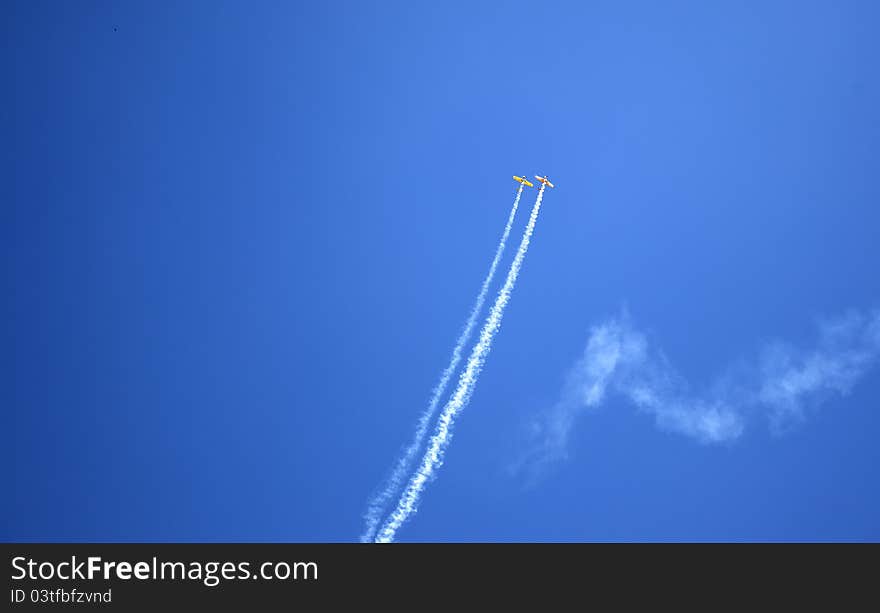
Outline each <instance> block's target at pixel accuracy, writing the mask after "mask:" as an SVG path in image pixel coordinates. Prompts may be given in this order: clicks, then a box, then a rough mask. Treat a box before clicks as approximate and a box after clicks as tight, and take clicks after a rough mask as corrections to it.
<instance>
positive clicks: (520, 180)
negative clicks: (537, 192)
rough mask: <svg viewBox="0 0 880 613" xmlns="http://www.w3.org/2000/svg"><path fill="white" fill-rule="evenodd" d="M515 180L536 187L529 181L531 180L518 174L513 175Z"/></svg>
mask: <svg viewBox="0 0 880 613" xmlns="http://www.w3.org/2000/svg"><path fill="white" fill-rule="evenodd" d="M513 180H514V181H519V182H520V183H522V184H523V185H528V186H529V187H535V186H534V185H533V184H532V183H529V181H528V180H527V179H526V178H525V177H518V176H516V175H513Z"/></svg>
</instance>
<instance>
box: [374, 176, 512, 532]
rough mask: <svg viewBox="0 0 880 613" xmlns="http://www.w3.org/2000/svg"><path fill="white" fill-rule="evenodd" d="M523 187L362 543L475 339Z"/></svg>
mask: <svg viewBox="0 0 880 613" xmlns="http://www.w3.org/2000/svg"><path fill="white" fill-rule="evenodd" d="M523 187H524V186H523V185H520V186H519V189H518V190H517V191H516V198H515V199H514V200H513V206H512V207H511V209H510V215H509V216H508V217H507V224H506V225H505V226H504V232H503V233H502V235H501V240H500V241H499V242H498V247H497V248H496V249H495V258H494V259H493V260H492V264H491V265H490V266H489V272H488V273H487V274H486V278H485V279H483V285H482V286H481V287H480V293H479V294H478V295H477V300H476V301H475V302H474V306H473V308H472V309H471V312H470V315H468V318H467V322H465V325H464V328H463V329H462V331H461V334H459V336H458V340H457V341H456V342H455V347H454V348H453V350H452V357H451V358H450V360H449V364H448V365H447V366H446V368H445V369H444V370H443V372H442V373H441V374H440V379H439V381H437V385H436V386H435V387H434V389H433V391H432V392H431V400H430V401H429V402H428V408H426V409H425V411H424V412H423V413H422V415H421V417H420V418H419V421H418V423H417V424H416V431H415V435H414V436H413V439H412V441H411V442H410V444H409V446H408V447H407V448H406V449H405V450H404V451H403V454H402V455H401V456H400V458H398V460H397V462H396V463H395V465H394V468H393V470H392V471H391V475H390V476H389V477H388V479H387V480H386V481H385V483H383V484H382V487H381V489H380V490H379V491H378V493H377V494H375V495H374V496H373V497H372V498H371V499H370V501H369V503H368V504H367V510H366V511H364V522H365V524H366V525H365V527H364V532H363V534H361V542H362V543H367V542H369V541H371V540H373V537H374V536H375V535H376V528H377V527H378V526H379V521H380V520H381V519H382V513H383V512H384V511H385V509H386V508H387V507H388V503H389V501H390V500H391V498H392V497H393V496H394V495H395V494H397V492H398V491H400V488H401V486H402V485H403V480H404V478H405V477H406V474H407V472H408V471H409V468H410V466H411V465H412V462H413V459H414V458H415V455H416V453H418V451H419V449H421V446H422V441H423V440H424V438H425V433H426V432H427V430H428V424H430V423H431V419H433V417H434V413H436V411H437V405H438V404H439V403H440V398H442V397H443V394H444V393H445V392H446V386H447V385H449V380H450V379H451V378H452V375H453V374H454V373H455V371H456V370H457V369H458V365H459V363H460V362H461V355H462V352H463V351H464V346H465V345H466V344H467V343H468V341H469V340H470V339H471V334H473V332H474V327H475V326H476V325H477V317H479V315H480V312H481V311H482V310H483V304H485V302H486V295H487V294H488V293H489V286H490V285H491V284H492V279H493V278H494V277H495V271H496V270H497V268H498V263H499V262H500V261H501V256H502V255H503V254H504V248H505V247H506V245H507V238H508V236H510V229H511V227H512V226H513V219H514V217H516V211H517V209H518V208H519V199H520V197H521V196H522V192H523Z"/></svg>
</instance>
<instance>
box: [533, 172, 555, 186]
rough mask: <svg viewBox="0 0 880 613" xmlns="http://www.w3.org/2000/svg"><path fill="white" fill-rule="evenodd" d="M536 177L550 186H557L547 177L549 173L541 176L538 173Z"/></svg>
mask: <svg viewBox="0 0 880 613" xmlns="http://www.w3.org/2000/svg"><path fill="white" fill-rule="evenodd" d="M535 178H536V179H537V180H538V181H540V182H541V183H543V184H544V185H549V186H550V187H556V186H555V185H553V184H552V183H550V180H549V179H548V178H547V175H544V176H543V177H539V176H538V175H535Z"/></svg>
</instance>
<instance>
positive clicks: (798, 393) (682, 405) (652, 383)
mask: <svg viewBox="0 0 880 613" xmlns="http://www.w3.org/2000/svg"><path fill="white" fill-rule="evenodd" d="M878 358H880V312H872V313H859V312H855V311H853V312H849V313H847V314H845V315H843V316H840V317H837V318H834V319H830V320H826V321H823V322H821V323H820V325H819V334H818V338H817V340H816V342H815V344H814V345H813V346H812V347H808V348H803V347H800V348H798V347H795V346H793V345H790V344H786V343H781V342H774V343H770V344H768V345H767V346H765V347H764V348H763V349H762V350H761V351H760V352H759V355H758V358H757V359H756V360H754V362H753V364H751V365H746V366H744V367H740V368H737V369H736V370H735V371H734V369H732V368H731V369H728V370H727V371H725V373H724V375H723V376H720V377H718V378H717V379H716V380H715V381H714V383H713V384H712V385H711V386H710V387H708V388H707V390H706V391H705V392H702V393H695V392H693V391H691V388H690V386H689V385H688V383H687V381H686V380H685V379H684V378H683V377H682V376H681V375H679V374H678V372H677V371H676V370H675V369H674V368H673V367H672V365H671V363H670V362H669V360H668V359H667V358H666V356H665V355H664V354H663V353H662V352H661V351H659V350H653V349H652V348H651V347H650V345H649V342H648V339H647V337H646V335H645V334H644V333H642V332H640V331H638V330H637V329H636V328H635V327H634V326H633V325H632V322H631V321H630V318H629V317H628V315H626V314H625V313H624V314H623V315H620V316H618V317H614V318H612V319H610V320H608V321H605V322H603V323H601V324H599V325H596V326H594V327H593V328H592V329H591V330H590V334H589V337H588V339H587V345H586V347H585V349H584V353H583V355H582V356H581V358H580V359H579V360H578V361H577V362H576V363H575V364H574V366H573V367H572V368H571V370H570V371H569V372H568V375H567V376H566V379H565V383H564V385H563V388H562V392H561V393H560V397H559V400H558V401H557V402H556V404H555V405H553V406H552V407H551V408H550V409H549V410H547V411H545V412H544V413H542V414H541V415H540V416H539V417H538V418H537V419H536V420H535V421H533V422H532V424H531V428H530V435H531V437H532V444H531V445H530V446H528V447H527V449H528V451H527V454H526V456H525V457H524V458H523V459H522V460H521V461H520V462H519V463H518V464H517V466H516V467H515V470H518V469H522V468H528V470H529V471H530V472H532V473H533V474H534V473H535V472H537V471H540V470H541V469H542V468H543V467H545V466H546V465H548V464H550V463H552V462H554V461H558V460H562V459H564V458H565V457H566V456H567V450H568V440H569V436H570V433H571V430H572V428H573V427H574V424H575V422H576V420H577V418H578V417H579V416H580V415H582V414H584V413H588V412H590V411H591V410H594V409H596V408H598V407H599V406H600V405H601V404H602V403H603V402H604V401H605V400H606V398H608V397H610V396H616V397H619V398H623V399H625V400H627V401H629V403H631V404H632V405H634V406H635V407H636V408H637V409H638V410H639V411H641V412H644V413H646V414H648V415H651V416H653V417H654V420H655V422H656V424H657V426H658V427H659V428H660V429H662V430H666V431H670V432H676V433H679V434H683V435H685V436H688V437H691V438H693V439H695V440H697V441H699V442H700V443H705V444H711V443H724V442H730V441H734V440H736V439H738V438H739V437H740V436H742V435H743V433H744V432H745V430H746V426H747V424H748V422H749V421H750V420H751V419H753V418H755V417H756V416H764V417H766V419H767V420H768V421H769V424H770V427H771V429H772V430H773V431H776V432H778V431H782V430H784V429H786V428H789V427H791V426H792V425H793V424H795V423H797V422H798V421H801V420H803V419H804V418H805V417H806V416H807V415H808V413H809V411H810V410H811V409H813V408H815V407H816V406H818V405H819V404H821V403H822V402H825V401H826V400H828V399H829V398H831V397H833V396H835V395H837V396H843V395H846V394H848V393H849V392H850V390H851V389H852V387H853V386H854V385H855V384H856V383H857V381H858V380H859V379H860V378H861V377H862V376H864V375H865V373H866V372H867V371H868V370H869V369H870V368H871V367H872V366H873V365H874V364H875V363H876V362H877V361H878Z"/></svg>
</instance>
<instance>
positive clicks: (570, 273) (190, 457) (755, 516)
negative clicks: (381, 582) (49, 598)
mask: <svg viewBox="0 0 880 613" xmlns="http://www.w3.org/2000/svg"><path fill="white" fill-rule="evenodd" d="M315 4H316V3H287V2H278V3H267V2H258V3H252V4H250V3H249V4H248V5H245V4H244V3H226V2H202V3H199V2H193V3H185V4H183V5H182V6H177V5H171V4H163V5H155V4H151V3H140V4H136V3H124V4H115V3H69V4H63V3H44V2H19V3H9V4H6V5H5V6H4V8H3V9H2V11H3V19H2V24H3V25H2V28H3V40H4V43H3V44H4V53H3V54H2V57H3V60H2V62H3V69H4V73H5V74H6V75H7V79H6V80H7V83H8V88H7V89H8V94H7V96H6V99H5V101H4V105H3V106H4V113H3V115H2V120H0V121H2V123H3V126H4V133H5V134H6V135H7V143H8V144H11V146H9V145H8V146H7V147H6V164H5V168H6V175H5V176H7V177H8V179H7V180H6V181H3V182H2V188H0V189H2V190H3V202H4V203H5V206H4V207H3V211H4V219H5V222H4V223H3V224H2V232H3V236H2V239H3V240H2V244H3V249H4V252H5V255H4V257H5V259H6V261H7V262H8V263H9V265H8V267H7V271H8V273H7V274H8V277H7V280H6V282H5V283H6V292H5V295H6V296H8V300H7V301H6V317H5V318H4V336H5V338H7V339H8V341H7V345H6V346H7V347H8V348H9V351H8V353H7V359H8V362H7V363H8V368H7V369H6V373H7V374H6V379H5V381H6V384H5V385H4V386H3V389H4V401H3V411H2V419H3V423H2V428H3V431H4V432H5V433H6V440H7V443H6V444H5V445H3V454H4V456H5V457H4V460H5V462H4V466H6V467H7V469H6V471H4V477H3V483H2V486H3V491H4V492H6V498H5V500H6V504H4V505H2V506H3V509H2V511H0V513H2V515H0V519H2V521H0V525H2V526H3V530H2V532H0V537H2V538H3V539H5V540H63V541H67V540H71V541H77V540H84V541H95V540H97V541H105V540H107V541H113V540H123V541H129V540H131V541H177V540H183V541H278V540H281V541H353V540H356V539H357V537H358V534H359V532H360V530H361V528H362V522H361V513H362V512H363V510H364V506H365V503H366V501H367V498H368V496H369V494H370V493H371V491H372V490H373V488H374V487H376V486H377V485H378V484H379V482H380V481H381V478H382V477H383V475H384V474H385V472H386V471H387V470H388V469H389V467H390V466H391V464H392V462H393V460H394V458H395V454H396V453H397V452H398V451H399V449H400V447H401V446H402V445H403V444H404V443H406V442H407V440H408V438H409V437H410V435H411V432H412V428H413V426H414V423H415V421H416V419H417V417H418V414H419V412H420V411H421V410H422V409H423V408H424V405H425V403H426V401H427V398H428V396H429V393H430V390H431V387H432V386H433V384H434V382H435V379H436V377H437V375H438V374H439V372H440V370H441V369H442V368H443V366H444V365H445V363H446V361H447V359H448V354H449V351H450V350H451V348H452V344H453V343H454V341H455V338H456V336H457V333H458V331H459V328H460V326H461V325H462V324H463V323H464V320H465V318H466V316H467V312H468V309H469V308H470V305H471V303H472V301H473V299H474V296H475V295H476V292H477V290H478V289H479V284H480V282H481V280H482V276H483V275H484V274H485V269H486V267H487V266H488V263H489V261H490V259H491V257H492V254H493V250H494V248H495V241H497V239H498V236H499V234H500V232H501V229H502V227H503V224H504V221H505V219H506V216H507V212H508V208H509V206H510V203H511V201H512V199H513V195H514V191H515V184H514V183H513V181H512V180H511V179H510V176H511V175H512V174H514V173H517V174H519V173H527V174H530V175H531V174H535V173H541V174H544V173H547V174H549V175H550V177H551V178H552V179H553V180H554V182H555V183H556V185H557V188H556V189H555V190H552V191H551V192H550V193H548V194H547V197H546V199H545V203H544V209H543V211H542V216H541V218H540V219H539V221H538V225H537V229H536V232H535V237H534V239H533V242H532V247H531V250H530V252H529V255H528V257H527V259H526V261H525V265H524V268H523V272H522V274H521V276H520V279H519V282H518V285H517V287H516V289H515V291H514V294H513V299H512V301H511V304H510V307H509V308H508V310H507V314H506V316H505V320H504V324H503V327H502V330H501V333H500V334H499V336H498V338H497V341H496V344H495V347H494V349H493V351H492V353H491V355H490V357H489V360H488V362H487V365H486V368H485V370H484V372H483V375H482V378H481V380H480V382H479V385H478V387H477V389H476V392H475V394H474V397H473V400H472V402H471V404H470V406H469V407H468V408H467V409H466V410H465V412H464V413H463V414H462V417H461V419H460V421H459V422H458V426H457V430H456V435H455V439H454V442H453V444H452V446H451V448H450V451H449V454H448V456H447V460H446V464H445V465H444V467H443V469H442V471H441V473H440V477H439V479H438V480H437V481H436V482H434V483H432V484H431V486H430V487H429V488H428V490H427V491H426V494H425V497H424V499H423V503H422V507H421V509H420V511H419V513H418V514H417V515H416V516H415V518H414V519H413V520H412V521H411V522H410V523H409V524H407V525H406V526H405V527H404V528H403V530H402V531H401V533H400V538H401V539H402V540H420V541H435V540H437V541H443V540H457V541H459V540H465V541H468V540H479V541H494V540H515V541H529V540H554V541H555V540H563V541H568V540H574V541H580V540H586V541H606V540H627V541H628V540H663V541H665V540H774V541H775V540H878V539H880V521H878V519H877V518H878V517H880V493H878V489H877V487H876V484H877V467H878V460H880V455H878V454H880V452H878V451H877V446H876V443H875V441H876V438H877V435H878V434H880V413H878V412H877V410H876V409H877V398H878V397H880V368H877V365H876V364H873V365H872V366H871V367H870V368H868V367H866V368H865V369H864V372H863V374H862V375H861V376H860V377H859V379H858V381H857V382H856V383H855V384H854V385H853V386H852V387H851V389H850V391H849V392H848V393H847V394H830V395H827V397H822V398H821V402H819V401H817V402H816V403H814V404H815V406H810V407H808V410H807V411H806V415H805V416H804V418H803V419H802V420H801V421H800V422H799V423H797V424H796V425H795V426H794V427H791V428H788V429H786V430H785V432H782V433H779V432H775V431H774V430H773V429H772V428H771V427H770V425H769V424H768V423H767V420H766V419H764V418H763V417H762V416H761V415H760V414H759V415H755V416H753V418H752V419H751V421H750V422H749V423H748V427H747V428H746V430H745V432H744V433H743V434H742V436H740V437H739V438H737V439H736V440H733V441H726V442H723V443H720V444H705V443H701V442H699V441H698V440H696V439H694V438H693V437H688V436H683V435H682V434H680V433H677V432H674V431H669V430H668V429H663V428H658V426H657V425H656V423H655V420H654V419H653V417H652V416H651V415H650V414H646V413H645V412H644V411H641V410H639V409H638V408H637V407H635V406H633V404H632V403H630V402H627V401H626V398H621V397H619V396H614V395H613V394H609V395H608V396H607V397H606V399H605V400H604V401H603V402H602V403H601V406H598V407H596V408H595V409H594V410H591V411H590V412H589V414H583V415H581V416H580V417H579V418H578V419H577V421H576V423H575V425H574V426H573V428H572V430H571V432H570V434H569V440H568V458H567V459H566V460H565V461H562V462H558V463H556V464H555V465H554V466H553V467H552V470H548V471H546V472H545V473H544V474H543V475H542V476H541V477H540V478H539V479H538V480H537V482H534V483H531V484H527V483H526V481H525V480H524V479H523V478H522V476H521V475H518V474H516V473H514V472H512V471H511V469H510V467H511V465H513V464H515V463H516V462H517V461H518V460H519V458H521V457H522V454H523V450H524V449H525V446H526V445H527V442H526V441H527V438H528V437H527V436H526V435H527V433H528V429H529V427H530V424H533V423H534V421H535V420H536V419H538V418H539V417H540V415H542V412H545V411H547V410H548V409H550V408H551V407H553V406H554V404H555V403H557V402H558V401H559V398H560V390H561V389H562V388H563V386H564V383H565V381H566V376H567V373H569V372H570V370H571V368H572V365H573V364H575V363H576V362H577V360H578V359H579V358H580V357H581V356H582V355H583V352H584V348H585V345H586V344H587V341H588V338H589V336H590V334H591V330H592V329H594V328H595V326H598V325H601V324H602V322H606V321H608V320H609V318H614V317H617V316H618V315H619V314H620V313H621V310H622V309H624V308H625V309H626V310H627V312H628V313H629V316H630V317H631V319H632V321H633V325H634V326H635V327H636V328H637V329H638V330H641V331H643V332H644V334H646V335H647V338H649V339H650V343H651V347H656V348H657V349H658V350H659V351H662V354H663V355H664V356H665V358H666V359H668V362H669V363H670V364H674V368H675V370H676V372H677V373H679V374H680V375H681V376H682V378H683V379H686V380H687V382H688V386H689V388H688V389H689V390H692V391H695V393H699V392H700V390H707V389H711V388H712V386H713V383H714V382H715V381H716V380H717V378H718V377H719V376H720V375H723V374H724V373H725V372H726V371H727V369H730V368H731V365H737V364H747V365H748V364H750V363H751V362H752V361H754V360H755V359H757V356H760V355H762V352H763V351H764V350H765V349H766V348H767V347H770V346H772V345H773V343H774V342H775V341H777V340H781V341H784V342H786V343H790V344H791V345H792V346H794V347H799V348H809V347H812V346H814V345H815V344H816V339H817V337H818V334H819V332H818V330H820V329H821V321H823V320H827V319H829V318H835V317H839V316H842V315H843V314H845V313H846V312H847V311H848V310H851V309H854V310H856V311H858V312H859V313H863V314H867V313H870V312H872V309H875V308H877V307H878V306H880V300H878V297H880V275H877V272H876V267H877V262H878V261H880V242H878V241H877V228H878V225H880V212H878V206H877V203H878V201H880V183H878V181H877V177H878V176H880V162H878V157H877V155H876V151H875V149H876V143H877V142H878V137H880V119H878V111H877V109H880V78H878V76H877V71H876V63H877V62H876V60H877V58H878V53H880V42H878V40H877V38H876V36H875V32H874V28H873V24H875V23H877V20H878V18H880V8H878V7H877V6H876V5H875V3H871V2H843V3H838V2H780V1H769V2H766V1H765V2H746V3H701V2H667V3H662V4H660V3H653V2H571V3H566V2H559V3H554V2H548V3H542V4H541V5H540V6H536V5H535V4H534V3H525V2H523V3H504V4H503V5H502V4H501V3H460V4H456V3H445V4H444V5H442V6H440V5H436V6H434V5H432V6H431V7H427V6H424V5H422V4H420V3H404V2H400V3H394V2H388V3H380V4H378V5H375V6H368V5H367V4H366V3H354V2H350V3H341V2H337V3H333V2H328V3H317V4H318V5H315ZM710 4H711V6H709V5H710ZM532 197H533V196H532ZM532 197H530V196H528V195H527V197H526V198H525V199H524V205H525V206H526V207H527V206H528V205H530V204H531V198H532ZM525 217H526V214H525V212H523V211H521V212H520V216H519V217H518V221H517V226H516V227H515V229H514V237H515V236H516V235H517V233H518V232H521V230H522V226H523V225H524V223H525ZM513 240H516V239H515V238H514V239H513ZM509 253H510V250H509V251H508V254H509ZM505 262H509V257H508V259H507V260H505ZM505 265H506V264H505Z"/></svg>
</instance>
